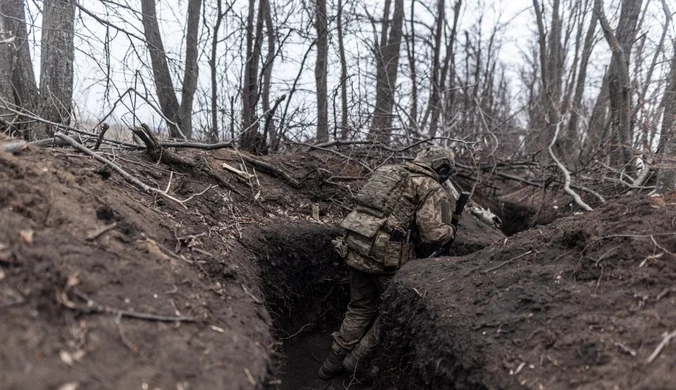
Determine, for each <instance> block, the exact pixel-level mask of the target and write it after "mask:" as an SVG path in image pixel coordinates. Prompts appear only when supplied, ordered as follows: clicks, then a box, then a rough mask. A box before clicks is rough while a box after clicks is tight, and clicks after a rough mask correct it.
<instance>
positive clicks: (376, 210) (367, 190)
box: [339, 165, 415, 268]
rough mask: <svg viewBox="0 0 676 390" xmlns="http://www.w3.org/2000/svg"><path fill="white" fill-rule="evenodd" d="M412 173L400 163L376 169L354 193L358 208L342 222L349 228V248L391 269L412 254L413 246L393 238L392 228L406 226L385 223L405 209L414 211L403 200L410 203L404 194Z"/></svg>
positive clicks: (347, 239) (347, 238) (346, 240)
mask: <svg viewBox="0 0 676 390" xmlns="http://www.w3.org/2000/svg"><path fill="white" fill-rule="evenodd" d="M410 176H411V172H410V171H409V170H408V169H406V168H405V167H403V166H401V165H388V166H384V167H381V168H379V169H377V170H376V171H375V172H374V173H373V175H372V176H371V178H370V179H369V181H368V182H367V183H366V184H365V185H364V187H362V189H361V191H359V193H358V194H357V195H356V196H355V201H356V203H357V207H355V209H354V210H352V212H351V213H350V214H349V215H348V216H347V217H346V218H345V219H344V220H343V222H342V223H341V225H340V226H341V227H342V228H344V229H345V230H346V231H347V232H346V235H345V238H344V243H345V244H346V245H347V246H348V247H349V248H351V249H352V250H354V251H356V252H357V253H359V254H360V255H362V256H364V257H368V258H371V259H373V260H375V261H376V262H378V263H382V264H383V265H384V266H385V267H388V268H389V267H395V268H398V267H399V266H400V265H401V264H403V263H404V262H406V260H407V257H408V254H409V247H410V245H409V244H408V243H405V242H404V240H401V241H398V242H396V243H395V242H393V241H391V233H392V230H393V229H396V228H403V229H405V228H406V227H403V226H386V223H387V221H388V220H389V219H390V217H391V216H392V215H393V214H398V213H401V212H402V211H403V210H402V208H404V209H407V211H406V212H404V214H408V213H413V212H414V210H415V209H414V207H413V205H409V207H406V206H404V207H402V204H403V203H406V204H407V205H408V203H410V202H407V201H405V200H404V197H403V195H404V190H405V188H406V186H407V184H408V180H409V178H410ZM392 220H393V221H394V220H398V218H393V219H392ZM402 234H404V235H405V234H406V232H405V231H404V232H402ZM346 249H347V248H343V250H342V251H341V250H339V253H341V256H343V257H344V256H345V254H346V252H345V250H346Z"/></svg>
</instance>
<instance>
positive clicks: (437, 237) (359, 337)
mask: <svg viewBox="0 0 676 390" xmlns="http://www.w3.org/2000/svg"><path fill="white" fill-rule="evenodd" d="M442 150H443V149H442ZM434 151H435V152H436V153H437V154H438V153H439V149H438V148H437V149H434ZM444 152H445V153H447V154H450V158H451V161H452V154H451V153H450V152H448V151H445V150H444ZM423 157H424V155H423ZM403 168H405V169H406V171H408V173H409V175H408V179H407V181H406V183H405V184H404V186H403V190H402V193H401V197H400V199H399V200H398V204H397V205H396V206H394V207H393V208H392V209H393V211H392V213H391V214H390V215H389V216H387V217H386V221H385V222H384V223H383V224H382V226H381V227H380V229H379V231H382V232H384V233H385V237H389V234H390V233H391V232H392V231H393V230H394V229H401V230H403V231H404V232H406V231H409V230H410V231H414V232H415V234H413V236H412V239H413V240H414V241H417V242H415V243H416V244H420V243H424V244H432V245H437V246H441V245H443V244H445V243H447V242H449V241H450V240H452V239H453V238H454V237H455V228H454V227H453V226H452V225H451V224H450V221H451V212H450V207H449V205H450V198H449V195H448V192H447V191H446V190H444V188H443V187H442V186H441V184H439V180H440V179H439V177H438V175H437V172H435V170H433V169H432V167H431V166H430V163H429V161H425V159H424V158H420V155H419V157H418V158H416V160H414V162H413V163H405V164H403ZM375 175H378V171H376V173H375V174H374V176H375ZM371 180H373V178H372V179H371ZM444 180H445V179H444ZM367 185H368V184H367ZM357 200H359V197H357ZM357 208H359V205H358V206H357ZM353 212H354V211H353ZM350 218H351V217H350V216H348V218H346V222H348V223H346V222H344V223H343V225H342V226H343V227H345V226H348V228H349V226H350V223H349V221H347V220H349V219H350ZM364 218H367V219H368V217H364ZM352 219H353V220H354V219H355V218H352ZM366 223H368V221H366ZM351 234H352V233H351V232H350V231H349V229H348V231H347V233H346V235H345V237H343V238H342V239H338V240H337V241H336V242H335V244H336V246H337V249H338V251H339V253H341V255H342V256H343V258H344V260H345V262H346V263H347V264H348V265H349V266H350V268H351V270H350V295H351V300H350V304H349V305H348V308H347V312H346V313H345V317H344V319H343V322H342V324H341V327H340V330H339V331H337V332H335V333H333V338H334V346H333V348H334V350H336V349H337V348H339V347H340V348H344V349H346V350H348V351H352V352H351V353H352V355H353V356H354V357H355V358H358V359H360V360H364V361H367V360H368V359H369V358H370V357H371V355H372V353H373V352H374V351H375V347H376V345H377V343H378V339H379V333H380V319H379V318H378V317H377V316H376V314H377V308H378V305H379V303H380V297H381V295H382V293H383V292H384V291H385V289H386V288H387V286H388V285H389V283H390V281H391V280H392V277H393V276H394V274H395V273H396V271H397V269H398V268H399V267H400V266H401V265H403V264H404V263H405V262H406V261H407V260H408V259H409V257H411V256H412V253H413V250H412V249H411V247H412V246H411V245H410V244H407V245H405V247H404V248H403V249H402V252H405V253H402V254H401V261H400V262H399V263H398V264H394V265H393V264H386V263H387V262H386V261H384V260H383V259H382V257H383V256H386V255H387V253H388V251H387V250H385V251H384V252H383V251H377V250H375V251H374V250H371V251H370V253H369V255H364V253H365V251H363V250H361V251H360V250H359V246H358V245H353V244H351V243H352V242H353V241H354V240H352V241H351V240H350V235H351ZM377 237H378V236H376V239H375V241H376V242H377V241H378V238H377ZM357 244H359V242H357ZM411 244H413V243H411ZM375 245H376V244H374V246H375ZM374 317H375V318H374ZM372 322H373V325H371V328H370V329H369V325H370V324H371V323H372ZM367 330H368V332H367ZM365 333H366V334H365Z"/></svg>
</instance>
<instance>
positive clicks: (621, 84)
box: [594, 0, 642, 171]
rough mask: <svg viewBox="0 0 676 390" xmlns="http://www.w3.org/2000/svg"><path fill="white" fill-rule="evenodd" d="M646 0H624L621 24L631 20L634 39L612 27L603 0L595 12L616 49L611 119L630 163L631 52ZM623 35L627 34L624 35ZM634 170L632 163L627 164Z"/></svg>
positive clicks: (610, 90)
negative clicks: (627, 39)
mask: <svg viewBox="0 0 676 390" xmlns="http://www.w3.org/2000/svg"><path fill="white" fill-rule="evenodd" d="M641 2H642V0H624V1H623V2H622V13H621V15H620V24H623V23H625V24H629V25H630V26H633V27H632V28H630V30H632V31H634V33H633V34H631V37H630V38H632V39H631V41H629V42H627V41H622V42H620V41H619V40H618V37H617V36H616V35H615V31H614V30H613V29H612V28H611V27H610V24H609V23H608V20H607V19H606V16H605V12H604V10H603V0H594V12H595V13H596V14H597V16H598V18H599V23H600V25H601V29H602V30H603V35H604V36H605V38H606V41H607V42H608V45H609V46H610V49H611V50H612V52H613V55H612V58H611V62H610V67H609V68H608V93H609V96H610V107H611V119H612V123H613V130H614V132H613V133H614V135H615V136H616V137H617V139H618V141H619V143H620V147H621V149H620V156H621V158H620V162H621V163H622V164H625V165H627V164H629V162H630V161H631V160H632V158H633V152H632V150H631V142H632V139H631V138H632V137H631V127H630V123H631V122H630V118H631V85H630V83H629V69H628V66H629V61H628V54H629V52H630V51H631V46H632V44H633V37H634V36H635V29H636V22H637V21H638V15H639V13H640V10H641ZM623 38H627V37H626V36H624V37H623ZM627 168H628V170H630V171H632V166H628V167H627Z"/></svg>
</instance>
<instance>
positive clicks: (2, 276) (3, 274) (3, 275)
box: [0, 269, 5, 280]
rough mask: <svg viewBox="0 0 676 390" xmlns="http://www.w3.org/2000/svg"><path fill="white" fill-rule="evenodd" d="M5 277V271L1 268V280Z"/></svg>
mask: <svg viewBox="0 0 676 390" xmlns="http://www.w3.org/2000/svg"><path fill="white" fill-rule="evenodd" d="M4 279H5V271H3V270H1V269H0V280H4Z"/></svg>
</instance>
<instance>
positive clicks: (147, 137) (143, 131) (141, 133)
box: [133, 123, 244, 197]
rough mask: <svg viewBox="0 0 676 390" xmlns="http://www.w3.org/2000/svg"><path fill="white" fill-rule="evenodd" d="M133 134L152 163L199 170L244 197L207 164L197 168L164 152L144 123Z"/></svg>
mask: <svg viewBox="0 0 676 390" xmlns="http://www.w3.org/2000/svg"><path fill="white" fill-rule="evenodd" d="M133 132H134V134H135V135H136V136H137V137H139V138H140V139H141V141H143V143H144V144H145V145H146V150H147V152H148V154H149V155H150V157H151V158H152V159H153V160H154V161H156V162H163V163H165V164H168V165H173V164H179V165H184V166H187V167H190V168H192V169H196V170H200V171H202V172H204V174H206V175H207V176H209V177H211V178H212V179H214V180H215V181H217V182H218V184H220V185H221V186H223V187H224V188H226V189H228V190H230V191H232V192H234V193H236V194H237V195H239V196H241V197H244V195H243V194H242V193H241V192H239V191H238V190H237V188H235V187H234V186H233V185H232V184H230V183H228V182H227V181H225V179H223V178H222V177H220V176H218V175H217V174H216V173H215V172H213V171H212V170H211V166H210V165H209V163H208V162H206V161H205V164H204V165H205V166H206V167H209V168H208V169H207V168H204V167H201V166H198V165H197V164H195V163H193V162H190V161H188V160H185V159H183V158H182V157H180V156H178V155H177V154H174V153H170V152H169V151H167V150H165V149H164V147H163V146H162V145H163V144H162V143H161V142H159V141H158V140H157V137H155V134H154V133H153V132H152V131H151V130H150V128H149V127H148V126H147V125H146V124H145V123H142V124H141V127H140V128H136V129H134V130H133Z"/></svg>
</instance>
